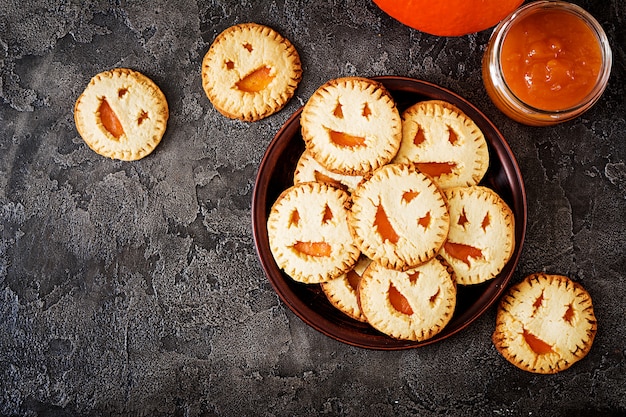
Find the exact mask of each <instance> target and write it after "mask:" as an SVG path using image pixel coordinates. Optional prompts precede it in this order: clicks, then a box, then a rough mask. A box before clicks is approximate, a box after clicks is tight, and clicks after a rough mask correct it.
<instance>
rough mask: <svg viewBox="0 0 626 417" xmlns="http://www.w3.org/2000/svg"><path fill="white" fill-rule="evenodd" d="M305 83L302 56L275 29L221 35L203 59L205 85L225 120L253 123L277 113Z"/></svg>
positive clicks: (243, 28) (252, 26)
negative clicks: (303, 80)
mask: <svg viewBox="0 0 626 417" xmlns="http://www.w3.org/2000/svg"><path fill="white" fill-rule="evenodd" d="M301 78H302V66H301V63H300V56H299V55H298V51H296V48H295V47H294V46H293V44H292V43H291V42H289V40H288V39H286V38H284V37H282V36H281V35H280V34H279V33H277V32H276V31H275V30H273V29H272V28H269V27H267V26H263V25H259V24H256V23H242V24H239V25H235V26H231V27H229V28H228V29H226V30H224V31H223V32H222V33H220V34H219V35H218V36H217V37H216V38H215V40H214V41H213V43H212V44H211V46H210V48H209V50H208V52H207V53H206V55H205V56H204V59H203V60H202V86H203V88H204V91H205V92H206V95H207V97H208V98H209V100H210V101H211V103H212V104H213V106H214V107H215V108H216V109H217V111H219V112H220V113H222V114H223V115H224V116H226V117H229V118H231V119H240V120H245V121H248V122H252V121H256V120H260V119H262V118H264V117H267V116H269V115H271V114H273V113H275V112H277V111H278V110H280V109H282V108H283V107H284V106H285V104H287V102H288V101H289V100H290V99H291V97H293V95H294V93H295V90H296V88H297V87H298V84H299V83H300V80H301Z"/></svg>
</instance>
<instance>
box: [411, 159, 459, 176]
mask: <svg viewBox="0 0 626 417" xmlns="http://www.w3.org/2000/svg"><path fill="white" fill-rule="evenodd" d="M415 166H416V167H417V169H419V170H420V171H421V172H423V173H424V174H426V175H428V176H430V177H434V178H437V177H440V176H442V175H447V174H452V172H453V170H454V168H456V164H455V163H454V162H416V163H415Z"/></svg>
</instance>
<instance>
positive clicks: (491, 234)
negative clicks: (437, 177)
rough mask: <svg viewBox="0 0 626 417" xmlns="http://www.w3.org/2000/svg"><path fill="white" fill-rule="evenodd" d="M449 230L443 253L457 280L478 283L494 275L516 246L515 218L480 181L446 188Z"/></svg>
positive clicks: (500, 200)
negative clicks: (471, 184) (467, 185)
mask: <svg viewBox="0 0 626 417" xmlns="http://www.w3.org/2000/svg"><path fill="white" fill-rule="evenodd" d="M444 193H445V195H446V198H447V199H448V209H449V211H450V231H449V232H448V239H447V240H446V242H445V243H444V244H443V248H442V250H441V252H440V254H441V256H442V257H444V258H445V259H446V261H448V263H450V265H452V267H453V268H454V271H455V275H456V278H457V284H461V285H469V284H479V283H481V282H485V281H487V280H490V279H492V278H494V277H495V276H496V275H498V274H499V273H500V271H501V270H502V268H504V266H505V265H506V263H507V262H508V261H509V259H510V258H511V255H512V254H513V249H514V248H515V220H514V217H513V212H512V211H511V209H510V208H509V206H508V205H507V204H506V203H505V202H504V200H502V198H500V196H499V195H498V194H496V193H495V192H494V191H493V190H491V189H489V188H487V187H483V186H480V185H474V186H471V187H455V188H449V189H446V190H444Z"/></svg>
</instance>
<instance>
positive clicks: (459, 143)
mask: <svg viewBox="0 0 626 417" xmlns="http://www.w3.org/2000/svg"><path fill="white" fill-rule="evenodd" d="M393 162H398V163H414V164H416V165H417V167H418V168H419V169H420V171H422V172H424V173H426V174H428V175H430V176H431V177H432V178H433V179H434V180H435V182H436V183H437V185H439V186H440V187H441V188H450V187H458V186H469V185H475V184H478V183H479V182H480V180H481V179H482V178H483V176H484V175H485V173H486V172H487V168H488V167H489V150H488V148H487V141H486V140H485V136H484V135H483V133H482V131H481V130H480V128H479V127H478V126H477V125H476V123H474V121H473V120H472V119H470V118H469V117H468V116H467V115H465V114H464V113H463V112H462V111H461V110H460V109H458V108H457V107H455V106H454V105H452V104H450V103H448V102H445V101H441V100H427V101H422V102H419V103H416V104H414V105H412V106H411V107H409V108H407V109H406V110H405V111H404V112H403V113H402V143H401V145H400V149H399V150H398V153H397V155H396V156H395V158H394V161H393Z"/></svg>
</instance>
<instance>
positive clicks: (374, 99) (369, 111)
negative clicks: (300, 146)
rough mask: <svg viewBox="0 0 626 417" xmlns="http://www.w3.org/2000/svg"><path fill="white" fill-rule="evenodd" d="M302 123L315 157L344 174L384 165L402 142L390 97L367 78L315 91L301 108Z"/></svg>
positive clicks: (340, 80) (332, 82) (334, 82)
mask: <svg viewBox="0 0 626 417" xmlns="http://www.w3.org/2000/svg"><path fill="white" fill-rule="evenodd" d="M300 124H301V126H302V138H303V139H304V141H305V143H306V147H307V149H309V151H310V152H311V154H312V155H313V157H314V158H315V159H316V160H317V161H318V162H319V163H320V164H322V165H323V166H324V167H326V168H327V169H328V170H330V171H333V172H336V173H338V174H343V175H366V174H368V173H370V172H371V171H373V170H375V169H377V168H379V167H381V166H383V165H385V164H386V163H388V162H389V161H390V160H391V158H393V157H394V156H395V154H396V152H397V151H398V148H399V146H400V141H401V139H402V124H401V121H400V114H399V112H398V109H397V108H396V104H395V102H394V100H393V97H392V96H391V94H390V93H389V92H388V91H387V89H386V88H385V87H384V86H383V84H381V83H379V82H377V81H374V80H370V79H367V78H360V77H345V78H338V79H334V80H330V81H328V82H327V83H325V84H324V85H322V86H321V87H319V88H318V89H317V90H316V91H315V93H314V94H313V95H312V96H311V97H310V98H309V100H308V101H307V103H306V104H305V105H304V108H303V109H302V115H301V118H300Z"/></svg>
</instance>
